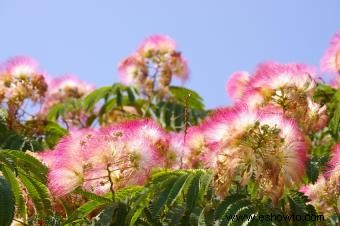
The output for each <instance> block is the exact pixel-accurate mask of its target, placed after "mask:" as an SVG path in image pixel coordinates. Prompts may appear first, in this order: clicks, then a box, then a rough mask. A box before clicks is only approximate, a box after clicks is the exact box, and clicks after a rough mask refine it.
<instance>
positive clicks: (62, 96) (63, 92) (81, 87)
mask: <svg viewBox="0 0 340 226" xmlns="http://www.w3.org/2000/svg"><path fill="white" fill-rule="evenodd" d="M93 90H94V86H92V85H90V84H88V83H86V82H84V81H82V80H80V79H78V78H77V77H75V76H73V75H66V76H63V77H58V78H55V79H50V80H49V81H48V91H47V94H46V97H45V98H44V102H43V105H42V108H41V111H40V113H39V116H40V117H46V114H47V113H48V111H49V110H50V109H51V108H52V107H53V106H55V105H56V104H59V103H65V102H66V101H67V100H69V99H80V98H82V97H84V96H86V95H87V94H89V93H90V92H91V91H93ZM63 117H64V121H65V122H66V123H67V124H68V125H71V126H77V127H79V126H82V125H83V124H85V122H86V120H87V118H88V116H87V115H86V113H85V112H84V111H83V110H82V109H74V110H73V111H69V112H67V113H66V115H64V116H63Z"/></svg>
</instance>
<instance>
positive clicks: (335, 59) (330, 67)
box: [321, 31, 340, 74]
mask: <svg viewBox="0 0 340 226" xmlns="http://www.w3.org/2000/svg"><path fill="white" fill-rule="evenodd" d="M321 70H322V71H325V72H330V73H334V74H337V73H338V74H339V73H340V31H338V32H337V33H336V34H335V35H334V36H333V38H332V39H331V42H330V46H329V47H328V49H327V50H326V52H325V54H324V56H323V57H322V59H321Z"/></svg>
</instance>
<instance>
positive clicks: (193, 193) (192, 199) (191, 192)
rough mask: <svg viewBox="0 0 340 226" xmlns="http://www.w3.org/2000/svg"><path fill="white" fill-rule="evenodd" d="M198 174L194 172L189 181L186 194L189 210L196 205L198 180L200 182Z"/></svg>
mask: <svg viewBox="0 0 340 226" xmlns="http://www.w3.org/2000/svg"><path fill="white" fill-rule="evenodd" d="M200 177H201V175H200V174H196V175H195V176H194V178H193V179H192V181H191V184H190V186H189V189H188V194H187V209H188V210H189V212H191V211H192V210H193V208H194V207H195V205H196V201H197V197H198V193H199V182H200Z"/></svg>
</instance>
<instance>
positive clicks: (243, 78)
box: [226, 71, 250, 100]
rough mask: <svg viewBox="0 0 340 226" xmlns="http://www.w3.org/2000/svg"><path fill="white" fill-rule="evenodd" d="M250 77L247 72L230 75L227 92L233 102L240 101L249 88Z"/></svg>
mask: <svg viewBox="0 0 340 226" xmlns="http://www.w3.org/2000/svg"><path fill="white" fill-rule="evenodd" d="M249 79H250V75H249V73H248V72H246V71H240V72H235V73H233V74H231V75H230V77H229V80H228V82H227V84H226V91H227V93H228V95H229V96H230V97H231V99H232V100H239V99H240V98H241V97H242V96H243V94H244V91H245V90H246V88H247V84H248V82H249Z"/></svg>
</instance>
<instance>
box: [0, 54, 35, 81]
mask: <svg viewBox="0 0 340 226" xmlns="http://www.w3.org/2000/svg"><path fill="white" fill-rule="evenodd" d="M0 71H1V72H0V74H8V75H11V76H14V77H20V76H27V77H31V76H33V75H37V74H41V72H40V69H39V64H38V62H37V61H36V60H34V59H33V58H31V57H28V56H16V57H13V58H10V59H8V60H7V61H6V62H5V63H4V64H3V65H1V66H0Z"/></svg>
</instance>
